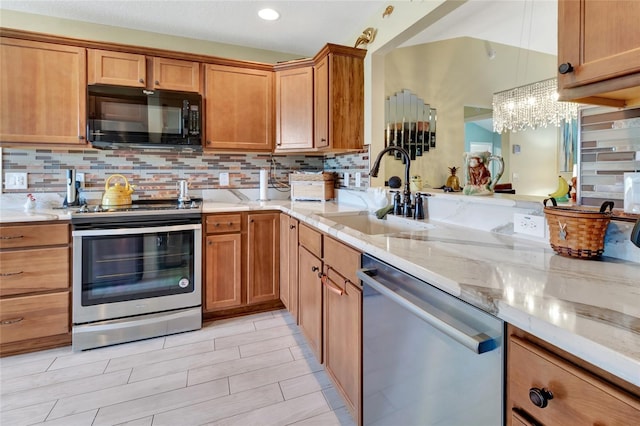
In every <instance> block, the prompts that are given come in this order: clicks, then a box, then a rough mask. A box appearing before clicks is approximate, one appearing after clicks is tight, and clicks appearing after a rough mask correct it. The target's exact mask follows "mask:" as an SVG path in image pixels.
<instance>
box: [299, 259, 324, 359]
mask: <svg viewBox="0 0 640 426" xmlns="http://www.w3.org/2000/svg"><path fill="white" fill-rule="evenodd" d="M298 268H299V270H298V279H299V288H298V300H299V305H298V318H299V322H300V329H301V330H302V333H303V334H304V335H305V337H306V338H307V342H308V343H309V346H310V347H311V351H312V352H313V354H314V355H315V356H316V359H317V360H318V362H322V283H321V282H320V275H321V274H322V272H321V271H322V261H321V260H320V259H318V258H317V257H315V256H314V255H313V254H311V252H309V251H308V250H307V249H305V248H304V247H302V246H300V248H299V250H298Z"/></svg>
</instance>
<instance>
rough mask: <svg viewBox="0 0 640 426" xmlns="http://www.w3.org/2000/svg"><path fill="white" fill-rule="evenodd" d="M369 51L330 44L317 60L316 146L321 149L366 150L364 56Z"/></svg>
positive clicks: (315, 74) (315, 75)
mask: <svg viewBox="0 0 640 426" xmlns="http://www.w3.org/2000/svg"><path fill="white" fill-rule="evenodd" d="M366 53H367V51H366V50H363V49H354V48H351V47H345V46H338V45H335V44H327V45H326V46H325V47H324V48H323V49H322V50H321V51H320V52H319V53H318V54H317V55H316V56H315V58H314V62H315V66H314V115H315V133H314V138H315V140H314V142H315V147H316V148H317V149H331V150H337V151H338V150H356V149H362V148H363V146H364V56H365V55H366Z"/></svg>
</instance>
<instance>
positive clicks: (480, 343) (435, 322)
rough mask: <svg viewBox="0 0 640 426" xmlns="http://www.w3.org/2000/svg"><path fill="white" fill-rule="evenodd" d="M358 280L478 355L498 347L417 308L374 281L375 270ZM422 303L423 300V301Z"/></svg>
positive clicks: (485, 337)
mask: <svg viewBox="0 0 640 426" xmlns="http://www.w3.org/2000/svg"><path fill="white" fill-rule="evenodd" d="M356 274H357V276H358V278H360V279H361V280H362V281H363V282H364V283H365V284H367V285H368V286H370V287H371V288H373V289H374V290H376V291H377V292H378V293H380V294H382V295H383V296H385V297H387V298H388V299H389V300H391V301H392V302H395V303H397V304H398V305H400V306H401V307H402V308H404V309H406V310H407V311H409V312H411V313H412V314H414V315H415V316H417V317H418V318H420V319H421V320H422V321H424V322H426V323H427V324H429V325H430V326H432V327H433V328H435V329H436V330H439V331H440V332H442V333H444V334H445V335H447V336H449V337H451V338H452V339H453V340H455V341H456V342H458V343H460V344H462V345H463V346H464V347H466V348H468V349H470V350H471V351H473V352H475V353H476V354H482V353H485V352H490V351H492V350H493V349H495V348H496V347H498V343H497V342H496V340H495V339H494V338H493V337H491V336H488V335H486V334H484V333H481V332H477V333H476V334H473V335H472V334H469V333H468V332H465V331H463V330H460V329H459V328H458V327H456V326H455V325H452V324H449V323H448V322H446V321H443V320H442V319H441V318H439V317H438V316H437V315H434V314H432V313H431V312H428V311H427V310H425V309H424V307H420V306H417V305H416V304H414V303H412V302H411V301H410V300H407V299H406V298H404V297H402V296H401V295H399V294H398V293H396V292H395V291H393V290H392V289H390V288H389V287H387V286H386V285H384V284H383V283H381V282H380V281H378V280H376V279H374V278H373V277H372V276H371V275H375V274H376V270H375V269H369V268H362V269H359V270H358V271H357V272H356ZM421 301H422V300H421ZM422 302H423V303H424V304H425V305H428V302H427V301H422ZM433 310H434V311H437V308H433Z"/></svg>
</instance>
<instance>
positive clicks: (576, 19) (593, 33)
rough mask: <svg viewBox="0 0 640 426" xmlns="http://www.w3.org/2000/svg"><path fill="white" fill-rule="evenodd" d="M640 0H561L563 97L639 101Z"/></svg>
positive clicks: (560, 80) (617, 103)
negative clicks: (639, 0)
mask: <svg viewBox="0 0 640 426" xmlns="http://www.w3.org/2000/svg"><path fill="white" fill-rule="evenodd" d="M638 22H640V2H638V1H628V0H613V1H602V0H559V1H558V91H559V94H560V100H565V101H569V100H572V101H577V102H583V103H592V104H598V105H610V106H616V107H625V106H632V105H640V31H639V30H638V28H639V27H638Z"/></svg>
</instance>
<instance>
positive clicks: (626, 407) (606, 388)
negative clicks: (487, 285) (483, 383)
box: [508, 336, 640, 425]
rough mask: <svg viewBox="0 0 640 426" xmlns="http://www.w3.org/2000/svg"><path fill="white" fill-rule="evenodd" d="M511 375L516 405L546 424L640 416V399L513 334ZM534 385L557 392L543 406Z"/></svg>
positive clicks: (618, 421)
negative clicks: (532, 394) (535, 397)
mask: <svg viewBox="0 0 640 426" xmlns="http://www.w3.org/2000/svg"><path fill="white" fill-rule="evenodd" d="M509 343H510V345H509V360H508V378H509V387H510V389H509V395H510V398H511V404H512V406H513V407H516V408H520V409H522V410H524V411H525V412H527V413H528V414H529V415H530V416H532V417H533V418H535V419H536V421H537V422H540V423H542V424H558V425H560V424H599V425H629V424H635V423H637V420H638V418H640V400H638V399H637V398H634V397H633V396H631V395H630V394H627V393H626V392H624V391H622V390H620V389H618V388H616V387H614V386H612V385H610V384H608V383H607V382H605V381H603V380H602V379H600V378H598V377H596V376H594V375H592V374H590V373H588V372H587V371H585V370H583V369H581V368H579V367H577V366H575V365H573V364H571V363H569V362H568V361H565V360H564V359H562V358H559V357H558V356H556V355H554V354H551V353H549V352H547V351H546V350H544V349H542V348H540V347H538V346H536V345H534V344H532V343H530V342H528V341H526V340H523V339H520V338H518V337H515V336H511V337H510V342H509ZM532 388H538V389H545V390H548V391H550V392H551V393H552V394H553V398H552V399H550V400H548V405H547V406H546V407H544V408H540V407H538V406H536V405H534V404H533V403H532V402H531V400H530V399H529V391H530V389H532Z"/></svg>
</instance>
